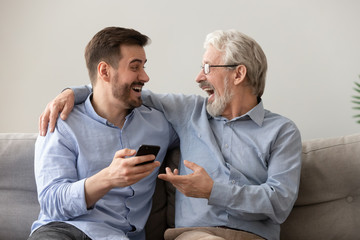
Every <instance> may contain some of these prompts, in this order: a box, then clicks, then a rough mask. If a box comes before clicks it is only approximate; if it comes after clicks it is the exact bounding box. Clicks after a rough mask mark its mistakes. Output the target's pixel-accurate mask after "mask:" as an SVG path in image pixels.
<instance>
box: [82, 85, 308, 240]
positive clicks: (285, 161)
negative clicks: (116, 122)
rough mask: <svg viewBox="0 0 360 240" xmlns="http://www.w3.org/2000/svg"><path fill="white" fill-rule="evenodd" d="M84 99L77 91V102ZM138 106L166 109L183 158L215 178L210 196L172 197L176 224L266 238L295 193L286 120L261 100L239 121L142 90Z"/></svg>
mask: <svg viewBox="0 0 360 240" xmlns="http://www.w3.org/2000/svg"><path fill="white" fill-rule="evenodd" d="M87 94H88V91H87V90H84V88H83V89H82V90H81V91H80V89H76V94H75V95H76V99H78V100H76V101H79V100H80V99H81V98H82V99H84V96H86V95H87ZM142 97H143V100H144V103H145V104H147V105H149V106H153V107H154V108H156V109H158V110H160V111H162V112H164V114H165V117H166V119H167V120H168V121H169V122H170V123H171V124H172V126H173V128H174V129H175V131H176V132H177V134H178V136H179V137H180V150H181V161H180V165H179V170H180V174H190V173H191V172H192V171H191V170H190V169H187V168H186V167H185V166H184V164H183V161H182V160H184V159H186V160H189V161H192V162H195V163H196V164H198V165H200V166H201V167H203V168H204V169H205V170H206V171H207V173H208V174H209V175H210V177H211V178H212V179H213V180H214V185H213V188H212V191H211V196H210V199H209V200H207V199H201V198H191V197H186V196H184V195H183V194H182V193H180V192H177V193H176V201H175V205H176V214H175V225H176V227H197V226H227V227H230V228H235V229H240V230H244V231H248V232H252V233H255V234H257V235H260V236H262V237H264V238H266V239H269V240H276V239H279V238H280V224H281V223H282V222H284V221H285V219H286V218H287V216H288V215H289V213H290V211H291V209H292V207H293V205H294V203H295V200H296V198H297V195H298V190H299V183H300V171H301V147H302V145H301V136H300V133H299V130H298V129H297V127H296V125H295V124H294V123H293V122H292V121H291V120H289V119H287V118H285V117H283V116H280V115H278V114H275V113H272V112H270V111H268V110H265V109H264V107H263V103H262V101H260V102H259V103H258V105H257V106H255V107H254V108H253V109H251V110H250V111H249V112H248V113H246V114H244V115H243V116H240V117H237V118H235V119H232V120H228V119H226V118H224V117H216V118H214V117H211V116H210V115H209V114H208V113H207V111H206V103H207V99H206V98H203V97H200V96H195V95H191V96H187V95H181V94H153V93H151V92H150V91H145V90H144V91H143V93H142Z"/></svg>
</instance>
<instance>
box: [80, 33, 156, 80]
mask: <svg viewBox="0 0 360 240" xmlns="http://www.w3.org/2000/svg"><path fill="white" fill-rule="evenodd" d="M149 41H150V39H149V37H147V36H146V35H143V34H141V33H140V32H138V31H136V30H134V29H128V28H121V27H107V28H104V29H103V30H101V31H100V32H98V33H97V34H95V36H94V37H93V38H92V39H91V40H90V42H89V43H88V44H87V46H86V48H85V61H86V66H87V68H88V72H89V77H90V81H91V83H92V84H93V85H94V84H95V83H96V76H97V65H98V64H99V62H101V61H105V62H106V63H108V64H110V66H111V67H113V68H115V69H117V67H118V66H117V65H118V63H119V61H120V59H121V52H120V46H122V45H138V46H141V47H144V46H145V45H147V44H148V42H149Z"/></svg>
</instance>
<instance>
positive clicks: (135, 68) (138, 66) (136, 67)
mask: <svg viewBox="0 0 360 240" xmlns="http://www.w3.org/2000/svg"><path fill="white" fill-rule="evenodd" d="M130 69H131V71H134V72H136V71H138V70H139V69H140V65H132V66H130Z"/></svg>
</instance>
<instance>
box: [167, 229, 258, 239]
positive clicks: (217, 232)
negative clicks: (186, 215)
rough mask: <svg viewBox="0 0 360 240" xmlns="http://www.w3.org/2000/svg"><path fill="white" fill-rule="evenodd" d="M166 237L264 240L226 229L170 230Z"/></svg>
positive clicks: (244, 232) (246, 233)
mask: <svg viewBox="0 0 360 240" xmlns="http://www.w3.org/2000/svg"><path fill="white" fill-rule="evenodd" d="M164 237H165V240H264V238H262V237H260V236H258V235H256V234H253V233H249V232H246V231H241V230H235V229H230V228H226V227H189V228H170V229H167V230H166V232H165V234H164Z"/></svg>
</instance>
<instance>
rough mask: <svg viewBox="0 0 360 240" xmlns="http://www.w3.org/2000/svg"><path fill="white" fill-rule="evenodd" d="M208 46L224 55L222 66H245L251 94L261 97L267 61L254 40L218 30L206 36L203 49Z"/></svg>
mask: <svg viewBox="0 0 360 240" xmlns="http://www.w3.org/2000/svg"><path fill="white" fill-rule="evenodd" d="M209 45H212V46H213V47H215V48H216V49H217V50H219V51H221V52H223V53H224V55H223V61H224V64H229V65H231V64H242V65H245V67H246V70H247V78H248V82H249V85H250V86H251V87H252V89H253V94H254V95H256V96H257V97H261V96H262V94H263V93H264V89H265V78H266V71H267V60H266V56H265V53H264V52H263V50H262V49H261V47H260V45H259V44H258V43H257V42H256V41H255V40H254V39H252V38H251V37H249V36H247V35H245V34H243V33H241V32H239V31H237V30H227V31H223V30H218V31H214V32H212V33H209V34H208V35H207V36H206V40H205V43H204V47H205V49H207V48H208V47H209Z"/></svg>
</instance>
